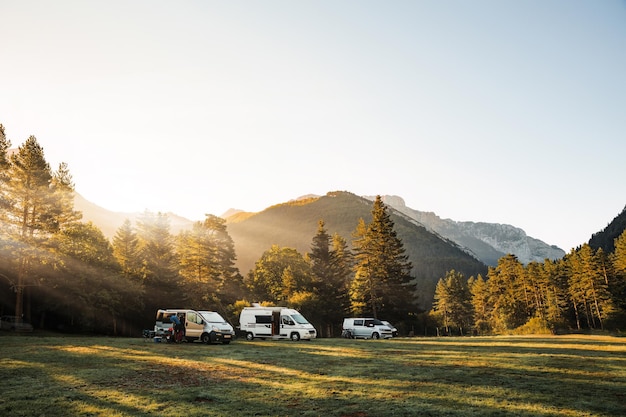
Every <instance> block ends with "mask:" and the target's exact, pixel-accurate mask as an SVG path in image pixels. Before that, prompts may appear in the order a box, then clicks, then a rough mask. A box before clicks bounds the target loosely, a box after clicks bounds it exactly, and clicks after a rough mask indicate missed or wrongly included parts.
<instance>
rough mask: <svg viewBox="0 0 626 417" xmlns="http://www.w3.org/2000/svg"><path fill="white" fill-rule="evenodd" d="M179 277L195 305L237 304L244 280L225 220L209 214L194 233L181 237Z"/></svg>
mask: <svg viewBox="0 0 626 417" xmlns="http://www.w3.org/2000/svg"><path fill="white" fill-rule="evenodd" d="M177 247H178V250H177V251H178V254H179V259H180V274H181V276H182V277H183V278H184V282H185V287H186V288H187V298H188V299H189V300H190V301H191V303H192V305H196V306H205V307H203V308H209V307H210V308H212V309H218V310H220V312H222V313H225V312H226V310H225V307H224V305H225V304H231V303H234V302H235V300H236V299H237V297H238V296H240V295H242V279H241V276H240V275H239V271H238V270H237V268H236V267H235V266H234V265H235V260H236V257H235V249H234V243H233V241H232V239H231V238H230V236H229V235H228V232H227V231H226V225H225V220H223V219H221V218H219V217H216V216H213V215H208V216H207V218H206V219H205V221H204V222H196V223H195V224H194V225H193V227H192V229H191V231H185V232H181V233H180V235H179V237H178V245H177Z"/></svg>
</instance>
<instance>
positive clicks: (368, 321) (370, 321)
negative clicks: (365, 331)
mask: <svg viewBox="0 0 626 417" xmlns="http://www.w3.org/2000/svg"><path fill="white" fill-rule="evenodd" d="M365 325H366V326H369V327H372V326H374V320H365Z"/></svg>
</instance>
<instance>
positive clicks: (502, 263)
mask: <svg viewBox="0 0 626 417" xmlns="http://www.w3.org/2000/svg"><path fill="white" fill-rule="evenodd" d="M523 274H524V267H523V265H522V264H521V262H520V261H519V260H518V259H517V256H515V255H513V254H508V255H506V256H503V257H502V258H500V259H499V260H498V265H497V266H496V267H495V268H489V272H488V273H487V277H488V281H487V284H488V286H489V296H490V301H489V302H490V304H491V308H492V311H491V326H492V328H493V329H494V330H495V331H497V332H502V331H508V330H511V329H514V328H516V327H519V326H521V325H523V324H524V323H526V321H527V320H528V318H529V317H528V310H527V302H526V299H527V287H526V286H525V283H524V281H523Z"/></svg>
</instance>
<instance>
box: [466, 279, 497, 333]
mask: <svg viewBox="0 0 626 417" xmlns="http://www.w3.org/2000/svg"><path fill="white" fill-rule="evenodd" d="M468 287H469V290H470V293H471V295H472V298H471V300H472V307H473V311H474V327H475V329H476V331H477V332H478V333H480V334H488V333H490V332H491V313H492V311H493V305H492V304H491V297H490V295H489V285H488V284H487V281H485V279H484V278H483V277H482V275H480V274H478V276H477V277H476V278H473V277H472V278H470V279H469V280H468Z"/></svg>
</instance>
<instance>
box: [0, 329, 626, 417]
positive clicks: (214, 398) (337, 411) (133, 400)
mask: <svg viewBox="0 0 626 417" xmlns="http://www.w3.org/2000/svg"><path fill="white" fill-rule="evenodd" d="M0 378H1V380H2V381H3V386H4V389H3V395H2V396H0V415H2V416H5V415H6V416H32V415H35V416H40V415H45V416H72V415H81V416H144V415H157V416H160V415H163V416H165V415H167V416H178V415H185V416H223V415H229V416H234V415H241V416H246V415H263V416H301V415H309V416H350V417H355V416H360V417H366V416H385V415H394V416H414V415H421V416H504V415H519V416H620V415H626V339H620V338H611V337H585V336H567V337H565V336H560V337H520V336H516V337H493V338H490V337H476V338H428V339H425V338H413V339H395V340H385V341H383V340H378V341H373V340H347V339H317V340H315V341H312V342H298V343H293V342H289V341H283V342H275V341H253V342H246V341H236V342H234V343H232V344H230V345H227V346H226V345H224V346H206V345H201V344H181V345H169V344H159V343H152V342H150V341H146V340H143V339H113V338H81V337H67V338H65V337H36V336H33V337H10V336H0Z"/></svg>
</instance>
